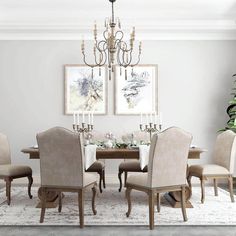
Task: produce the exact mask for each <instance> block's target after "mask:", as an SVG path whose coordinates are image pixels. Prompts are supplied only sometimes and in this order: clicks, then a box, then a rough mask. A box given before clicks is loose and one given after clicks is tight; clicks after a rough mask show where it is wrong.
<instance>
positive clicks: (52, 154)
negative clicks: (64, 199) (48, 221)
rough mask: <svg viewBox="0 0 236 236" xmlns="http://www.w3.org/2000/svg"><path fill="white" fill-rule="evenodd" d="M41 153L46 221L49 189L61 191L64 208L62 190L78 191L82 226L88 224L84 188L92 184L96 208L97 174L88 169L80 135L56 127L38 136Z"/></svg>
mask: <svg viewBox="0 0 236 236" xmlns="http://www.w3.org/2000/svg"><path fill="white" fill-rule="evenodd" d="M37 141H38V146H39V152H40V173H41V188H42V209H41V217H40V223H42V222H43V221H44V215H45V205H46V192H47V191H57V192H58V194H59V208H58V211H59V212H60V211H61V208H62V203H61V192H78V202H79V215H80V227H81V228H83V226H84V190H85V188H87V187H92V190H93V198H92V210H93V213H94V214H96V210H95V195H96V176H95V175H93V174H91V173H86V172H85V171H84V149H83V143H82V141H81V138H80V136H79V134H76V133H74V132H71V131H70V130H67V129H64V128H61V127H54V128H51V129H49V130H47V131H45V132H42V133H39V134H38V135H37Z"/></svg>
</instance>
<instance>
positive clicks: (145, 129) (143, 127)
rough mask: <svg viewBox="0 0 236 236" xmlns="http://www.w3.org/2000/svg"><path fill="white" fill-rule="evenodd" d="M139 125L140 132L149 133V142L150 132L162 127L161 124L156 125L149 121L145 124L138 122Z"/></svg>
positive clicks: (159, 129)
mask: <svg viewBox="0 0 236 236" xmlns="http://www.w3.org/2000/svg"><path fill="white" fill-rule="evenodd" d="M139 127H140V130H141V131H142V132H147V133H149V138H150V142H151V139H152V133H154V132H160V131H161V128H162V125H161V124H159V125H157V124H154V123H151V122H150V123H149V125H148V124H146V125H143V124H140V125H139Z"/></svg>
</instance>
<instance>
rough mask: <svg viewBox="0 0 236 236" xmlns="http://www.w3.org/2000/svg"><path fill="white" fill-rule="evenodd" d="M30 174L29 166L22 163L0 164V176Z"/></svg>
mask: <svg viewBox="0 0 236 236" xmlns="http://www.w3.org/2000/svg"><path fill="white" fill-rule="evenodd" d="M30 174H31V175H32V169H31V168H30V167H29V166H22V165H11V164H8V165H0V176H10V177H15V176H21V175H25V176H27V175H30Z"/></svg>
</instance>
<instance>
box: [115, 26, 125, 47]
mask: <svg viewBox="0 0 236 236" xmlns="http://www.w3.org/2000/svg"><path fill="white" fill-rule="evenodd" d="M119 33H120V34H121V37H120V38H117V34H119ZM123 37H124V33H123V32H122V31H121V30H118V31H116V33H115V38H117V39H116V40H115V45H116V44H117V42H118V41H121V42H122V39H123Z"/></svg>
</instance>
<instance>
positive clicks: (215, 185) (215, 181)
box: [213, 178, 218, 196]
mask: <svg viewBox="0 0 236 236" xmlns="http://www.w3.org/2000/svg"><path fill="white" fill-rule="evenodd" d="M213 181H214V192H215V196H218V188H217V180H216V178H214V179H213Z"/></svg>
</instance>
